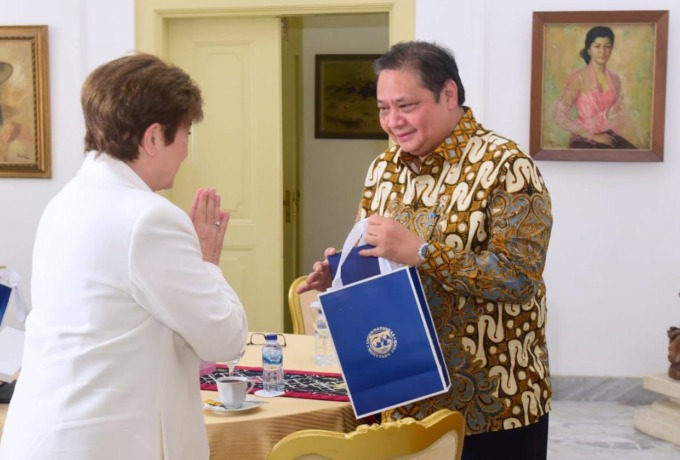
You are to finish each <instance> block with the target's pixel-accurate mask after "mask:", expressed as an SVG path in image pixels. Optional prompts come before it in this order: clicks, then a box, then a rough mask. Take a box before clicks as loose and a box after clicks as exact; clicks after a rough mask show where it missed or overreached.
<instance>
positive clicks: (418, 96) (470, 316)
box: [302, 42, 552, 460]
mask: <svg viewBox="0 0 680 460" xmlns="http://www.w3.org/2000/svg"><path fill="white" fill-rule="evenodd" d="M374 68H375V70H376V74H377V75H378V89H377V93H378V109H379V113H380V123H381V126H382V128H383V129H384V130H385V131H386V132H387V133H388V134H389V136H390V138H391V139H392V140H393V141H394V142H395V143H396V144H397V145H395V146H394V147H392V148H390V149H388V150H387V151H385V152H384V153H382V154H381V155H380V156H378V157H377V158H376V159H375V160H374V161H373V163H372V164H371V166H370V168H369V171H368V174H367V176H366V182H365V186H364V191H363V195H362V200H361V205H360V210H359V218H366V217H368V225H367V228H366V232H365V233H364V239H365V241H366V243H369V244H371V245H373V246H375V248H374V249H366V250H363V251H361V254H362V255H365V256H375V257H384V258H387V259H390V260H392V261H395V262H399V263H403V264H407V265H414V266H418V269H419V273H420V276H421V279H422V281H423V285H424V287H425V292H426V295H427V300H428V303H429V306H430V309H431V311H432V315H433V319H434V322H435V325H436V327H437V333H438V336H439V342H440V344H441V347H442V351H443V353H444V357H445V359H446V362H447V366H448V370H449V373H450V376H451V382H452V387H451V390H450V391H449V392H448V393H445V394H443V395H438V396H435V397H432V398H429V399H425V400H421V401H418V402H416V403H413V404H410V405H407V406H404V407H399V408H397V409H393V410H388V411H386V412H385V413H383V421H385V420H395V419H399V418H402V417H404V416H411V417H415V418H418V419H421V418H423V417H425V416H427V415H429V414H431V413H433V412H435V411H437V410H438V409H441V408H449V409H453V410H457V411H460V412H462V413H463V414H464V415H465V418H466V423H467V427H466V429H467V436H466V438H465V443H464V451H463V459H465V460H476V459H483V460H493V459H513V460H514V459H518V460H520V459H521V460H533V459H545V458H546V455H547V435H548V412H549V410H550V401H551V395H552V390H551V386H550V376H549V371H548V350H547V346H546V338H545V327H546V302H545V285H544V282H543V277H542V274H543V267H544V265H545V258H546V251H547V249H548V241H549V238H550V230H551V228H552V215H551V205H550V197H549V194H548V191H547V189H546V186H545V183H544V181H543V178H542V177H541V174H540V173H539V171H538V169H537V168H536V165H535V164H534V162H533V160H532V159H531V158H530V157H529V156H528V155H527V154H526V153H525V152H524V151H523V150H522V149H521V148H520V147H519V146H518V145H517V144H516V143H515V142H513V141H511V140H509V139H507V138H504V137H502V136H500V135H498V134H496V133H494V132H493V131H490V130H488V129H486V128H484V127H483V126H482V125H481V124H479V123H478V122H477V121H476V120H475V118H474V115H473V114H472V110H470V109H469V108H467V107H465V106H463V103H464V102H465V90H464V88H463V84H462V82H461V81H460V77H459V75H458V69H457V66H456V62H455V60H454V58H453V56H452V55H451V53H450V52H449V51H447V50H445V49H443V48H442V47H439V46H437V45H433V44H430V43H427V42H409V43H400V44H397V45H395V46H393V47H392V48H391V49H390V50H389V51H388V52H387V53H385V54H384V55H383V56H382V57H380V58H379V59H378V60H377V61H376V62H375V64H374ZM333 252H334V250H333V249H329V250H327V254H326V255H329V254H331V253H333ZM330 282H331V280H330V271H329V269H328V264H327V261H323V262H317V263H315V264H314V271H313V272H312V273H311V274H310V275H309V277H308V281H307V284H306V285H305V286H304V287H303V289H302V290H308V289H319V290H325V289H326V288H327V287H328V286H330Z"/></svg>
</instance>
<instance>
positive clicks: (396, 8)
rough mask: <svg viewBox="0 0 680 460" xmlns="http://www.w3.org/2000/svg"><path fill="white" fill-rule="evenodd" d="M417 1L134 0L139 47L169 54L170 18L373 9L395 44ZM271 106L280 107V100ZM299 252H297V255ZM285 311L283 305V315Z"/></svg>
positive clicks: (410, 26) (407, 36)
mask: <svg viewBox="0 0 680 460" xmlns="http://www.w3.org/2000/svg"><path fill="white" fill-rule="evenodd" d="M415 2H416V0H382V1H380V0H379V1H378V2H376V3H371V4H366V3H365V0H135V37H136V38H135V41H136V49H137V50H139V51H143V52H148V53H151V54H155V55H157V56H160V57H161V58H167V56H168V39H169V37H168V22H169V21H170V20H177V19H197V18H201V19H203V18H230V19H234V18H238V17H244V18H246V17H262V16H272V17H286V16H306V15H315V14H374V13H387V15H388V28H389V30H388V37H389V38H388V39H389V44H390V45H392V44H394V43H398V42H400V41H408V40H413V39H414V38H415ZM280 79H281V75H279V80H280ZM279 84H281V82H280V81H279ZM272 106H273V107H280V104H279V105H276V104H273V105H272ZM282 148H283V146H282ZM281 174H282V175H283V171H281ZM301 186H302V184H297V187H296V188H297V189H298V190H300V189H301ZM282 193H283V192H282ZM281 224H282V225H283V221H282V223H281ZM282 232H283V227H282ZM298 251H299V247H298ZM300 256H301V255H300V254H298V258H300ZM283 262H284V263H285V261H283ZM282 269H283V267H282ZM282 275H283V274H282ZM283 291H284V292H285V291H287V287H285V286H284V290H283ZM284 299H285V296H284ZM284 304H285V300H284ZM286 312H287V308H286V306H285V305H284V315H283V317H284V318H285V317H286V314H285V313H286ZM282 326H283V325H282Z"/></svg>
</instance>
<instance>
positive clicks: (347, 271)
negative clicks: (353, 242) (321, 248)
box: [328, 244, 380, 284]
mask: <svg viewBox="0 0 680 460" xmlns="http://www.w3.org/2000/svg"><path fill="white" fill-rule="evenodd" d="M373 247H374V246H371V245H370V244H363V245H361V246H355V247H353V248H352V249H351V250H350V252H349V254H348V255H347V258H346V259H345V261H344V263H343V264H342V274H341V278H342V284H351V283H356V282H357V281H360V280H363V279H366V278H370V277H371V276H375V275H379V274H380V264H379V263H378V258H377V257H364V256H361V255H359V251H361V250H362V249H370V248H373ZM341 254H342V252H339V253H337V254H333V255H332V256H328V264H329V265H330V268H331V275H332V276H333V277H334V278H335V275H336V274H337V272H338V264H339V263H340V256H341Z"/></svg>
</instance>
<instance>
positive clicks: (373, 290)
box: [319, 250, 451, 418]
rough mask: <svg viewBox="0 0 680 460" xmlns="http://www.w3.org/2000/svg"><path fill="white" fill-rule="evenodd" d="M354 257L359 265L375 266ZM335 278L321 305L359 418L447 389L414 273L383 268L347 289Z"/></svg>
mask: <svg viewBox="0 0 680 460" xmlns="http://www.w3.org/2000/svg"><path fill="white" fill-rule="evenodd" d="M343 251H344V250H343ZM357 257H359V259H357V261H356V262H357V263H358V264H359V265H361V264H372V263H374V262H375V261H372V260H370V259H375V258H366V257H362V256H358V255H357ZM346 260H348V257H345V259H343V260H342V261H340V265H339V268H340V269H341V270H339V271H341V272H344V268H345V263H346ZM368 270H369V272H370V271H371V270H373V269H372V268H370V267H369V269H368ZM390 270H392V271H390ZM359 271H361V270H359ZM338 278H339V277H337V274H336V279H335V280H334V287H333V288H332V289H331V290H329V291H327V292H325V293H322V294H320V295H319V301H320V302H321V306H322V308H323V312H324V314H325V316H326V320H327V322H328V327H329V330H330V333H331V337H332V339H333V343H334V344H335V351H336V353H337V356H338V361H339V362H340V367H341V369H342V374H343V378H344V380H345V383H346V384H347V389H348V394H349V397H350V400H351V402H352V407H353V409H354V413H355V415H356V416H357V418H361V417H365V416H367V415H371V414H375V413H378V412H381V411H383V410H386V409H390V408H393V407H398V406H402V405H404V404H408V403H411V402H414V401H418V400H420V399H424V398H427V397H430V396H434V395H437V394H441V393H445V392H446V391H448V390H449V388H450V387H451V382H450V380H449V374H448V370H447V368H446V365H445V362H444V356H443V354H442V351H441V348H440V346H439V340H438V338H437V333H436V330H435V328H434V324H433V322H432V315H431V314H430V309H429V307H428V305H427V300H426V298H425V295H424V293H423V287H422V284H421V281H420V277H419V275H418V270H417V269H416V268H415V267H401V268H397V269H389V268H386V266H385V264H382V266H381V269H380V270H379V271H378V273H377V274H375V275H373V276H369V277H367V278H365V279H362V280H358V281H354V282H353V283H352V284H349V285H342V286H340V285H339V284H340V283H339V282H338V281H339V280H338ZM343 279H344V277H343Z"/></svg>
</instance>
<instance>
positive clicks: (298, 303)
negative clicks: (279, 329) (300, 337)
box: [288, 275, 319, 335]
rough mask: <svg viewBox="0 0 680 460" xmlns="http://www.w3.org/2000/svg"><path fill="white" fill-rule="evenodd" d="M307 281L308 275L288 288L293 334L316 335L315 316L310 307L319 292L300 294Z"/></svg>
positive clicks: (298, 279)
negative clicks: (298, 291) (299, 291)
mask: <svg viewBox="0 0 680 460" xmlns="http://www.w3.org/2000/svg"><path fill="white" fill-rule="evenodd" d="M306 280H307V275H305V276H301V277H299V278H297V279H296V280H294V281H293V282H292V283H291V284H290V288H288V309H289V310H290V316H291V319H292V322H293V334H304V335H314V316H313V315H312V313H313V311H312V309H311V307H310V305H311V304H312V302H314V301H315V300H317V296H318V294H319V291H308V292H305V293H302V294H298V293H297V290H298V288H299V287H300V286H302V285H303V284H304V282H305V281H306Z"/></svg>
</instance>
